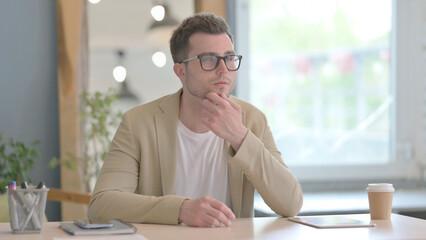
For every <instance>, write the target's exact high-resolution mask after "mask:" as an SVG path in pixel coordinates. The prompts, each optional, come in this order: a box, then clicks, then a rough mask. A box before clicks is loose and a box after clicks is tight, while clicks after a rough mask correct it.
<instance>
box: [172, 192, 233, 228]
mask: <svg viewBox="0 0 426 240" xmlns="http://www.w3.org/2000/svg"><path fill="white" fill-rule="evenodd" d="M234 219H235V215H234V213H233V212H232V211H231V209H229V208H228V207H227V206H226V204H224V203H222V202H220V201H218V200H216V199H214V198H212V197H202V198H198V199H194V200H188V199H187V200H185V201H183V203H182V205H181V206H180V211H179V221H180V222H183V223H185V224H186V225H188V226H193V227H220V226H223V225H225V226H227V227H229V226H231V221H232V220H234Z"/></svg>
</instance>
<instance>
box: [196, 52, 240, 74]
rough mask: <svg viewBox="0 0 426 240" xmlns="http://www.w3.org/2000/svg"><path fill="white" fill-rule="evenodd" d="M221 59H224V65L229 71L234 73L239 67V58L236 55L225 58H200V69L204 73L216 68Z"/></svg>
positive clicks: (211, 56)
mask: <svg viewBox="0 0 426 240" xmlns="http://www.w3.org/2000/svg"><path fill="white" fill-rule="evenodd" d="M221 59H224V61H225V65H226V67H227V68H228V70H230V71H235V70H237V69H238V68H239V66H240V57H239V56H236V55H229V56H225V57H219V56H214V55H206V56H202V57H201V67H202V68H203V69H204V70H206V71H210V70H213V69H215V68H217V66H218V65H219V61H220V60H221Z"/></svg>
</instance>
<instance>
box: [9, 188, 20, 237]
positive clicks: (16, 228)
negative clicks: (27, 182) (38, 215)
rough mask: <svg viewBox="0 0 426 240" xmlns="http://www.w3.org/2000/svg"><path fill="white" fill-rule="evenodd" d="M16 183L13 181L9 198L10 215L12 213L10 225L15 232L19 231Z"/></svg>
mask: <svg viewBox="0 0 426 240" xmlns="http://www.w3.org/2000/svg"><path fill="white" fill-rule="evenodd" d="M15 190H16V182H15V181H11V182H10V185H9V187H8V192H9V194H10V197H9V204H10V206H9V213H10V225H11V227H12V229H13V230H14V231H19V212H18V206H17V203H16V202H17V201H18V200H17V198H16V194H15Z"/></svg>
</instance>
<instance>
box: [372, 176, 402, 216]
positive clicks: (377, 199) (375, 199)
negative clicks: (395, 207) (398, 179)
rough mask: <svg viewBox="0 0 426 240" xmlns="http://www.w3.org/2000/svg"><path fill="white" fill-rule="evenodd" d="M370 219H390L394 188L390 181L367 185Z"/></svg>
mask: <svg viewBox="0 0 426 240" xmlns="http://www.w3.org/2000/svg"><path fill="white" fill-rule="evenodd" d="M366 190H367V192H368V202H369V206H370V216H371V219H381V220H390V218H391V213H392V199H393V193H394V192H395V189H394V187H393V185H392V184H391V183H371V184H368V187H367V189H366Z"/></svg>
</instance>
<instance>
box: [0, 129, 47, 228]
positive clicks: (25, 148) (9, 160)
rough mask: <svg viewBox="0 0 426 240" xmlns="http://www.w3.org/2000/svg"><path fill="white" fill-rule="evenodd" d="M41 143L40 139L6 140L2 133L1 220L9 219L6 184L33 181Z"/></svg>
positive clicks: (0, 153)
mask: <svg viewBox="0 0 426 240" xmlns="http://www.w3.org/2000/svg"><path fill="white" fill-rule="evenodd" d="M39 144H40V141H38V140H37V141H34V142H31V143H30V144H25V143H24V142H22V141H18V140H14V139H13V138H10V139H8V140H6V139H3V137H2V135H1V134H0V212H1V214H0V222H8V221H9V210H8V203H7V194H4V193H5V192H6V186H8V185H9V183H10V181H12V180H13V181H16V183H17V184H21V183H22V182H24V181H26V182H28V183H31V179H30V176H29V174H30V173H31V170H32V167H33V165H34V160H35V159H37V158H38V157H40V153H41V151H40V149H39V148H38V147H37V145H39Z"/></svg>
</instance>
